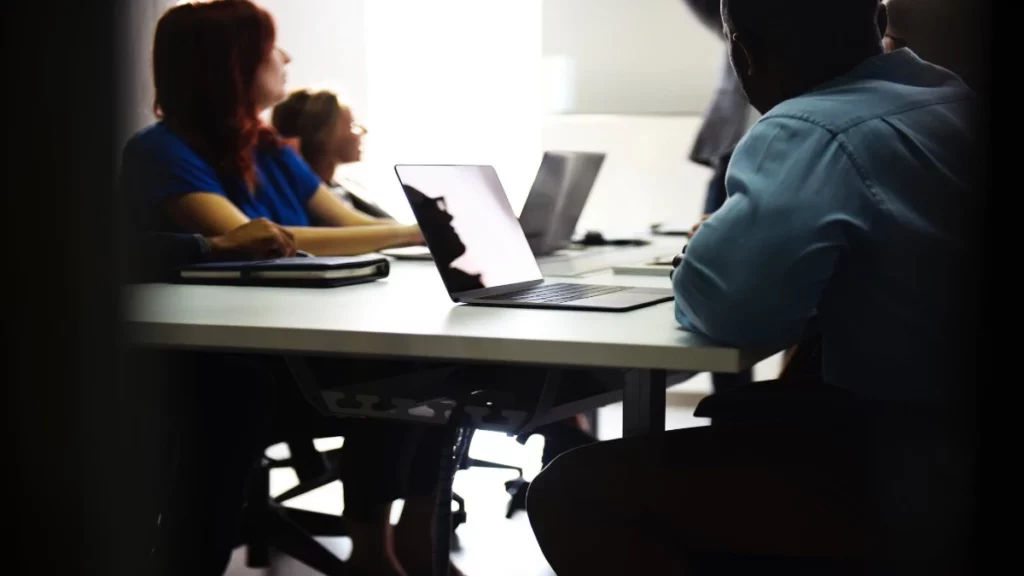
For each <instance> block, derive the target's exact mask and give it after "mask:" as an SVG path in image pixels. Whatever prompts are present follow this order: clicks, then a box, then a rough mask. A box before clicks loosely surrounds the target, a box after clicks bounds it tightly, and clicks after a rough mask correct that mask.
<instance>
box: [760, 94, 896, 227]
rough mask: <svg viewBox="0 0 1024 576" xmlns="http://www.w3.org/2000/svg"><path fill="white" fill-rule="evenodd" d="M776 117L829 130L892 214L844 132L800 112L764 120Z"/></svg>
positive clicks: (870, 192) (873, 196)
mask: <svg viewBox="0 0 1024 576" xmlns="http://www.w3.org/2000/svg"><path fill="white" fill-rule="evenodd" d="M775 118H783V119H786V120H795V121H798V122H804V123H806V124H810V125H812V126H816V127H818V128H820V129H822V130H824V131H825V132H827V133H828V134H829V135H830V136H831V138H830V139H829V141H830V142H835V143H836V144H837V145H838V146H839V149H840V150H842V152H843V155H844V156H846V159H847V160H848V161H849V162H850V164H851V165H852V166H853V169H854V171H855V172H856V173H857V176H858V177H859V178H860V182H861V184H862V185H863V186H864V188H865V190H867V193H868V196H870V197H871V199H872V200H874V202H875V203H876V204H877V205H878V206H879V208H881V209H882V210H884V211H885V212H886V213H888V214H890V215H891V211H890V210H889V206H888V205H887V204H886V202H885V199H883V198H882V196H881V195H880V194H878V191H877V190H875V187H874V184H872V183H871V178H870V177H869V176H868V174H867V170H865V169H864V165H863V164H861V162H860V159H859V158H857V154H856V153H855V152H854V151H853V148H851V147H850V144H849V143H848V142H847V141H846V138H845V137H844V135H843V133H839V132H836V131H835V130H833V129H831V128H830V127H828V126H826V125H824V123H822V122H820V121H818V120H817V119H816V118H813V117H809V116H803V115H799V114H778V115H772V116H765V117H764V118H763V119H762V120H764V121H765V123H766V124H767V123H770V121H771V120H772V119H775ZM774 137H775V136H774V135H773V136H772V138H773V139H774Z"/></svg>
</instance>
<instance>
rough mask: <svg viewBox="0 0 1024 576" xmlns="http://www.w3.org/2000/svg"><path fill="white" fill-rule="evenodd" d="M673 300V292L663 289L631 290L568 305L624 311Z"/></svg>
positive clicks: (575, 301)
mask: <svg viewBox="0 0 1024 576" xmlns="http://www.w3.org/2000/svg"><path fill="white" fill-rule="evenodd" d="M672 299H673V294H672V291H671V290H667V289H661V288H631V289H629V290H623V291H622V292H613V293H611V294H604V295H602V296H595V297H593V298H584V299H583V300H573V301H572V302H569V303H567V304H568V305H570V306H573V307H575V306H583V307H590V308H609V309H613V310H615V309H624V308H636V307H639V306H645V305H650V304H657V303H659V302H668V301H670V300H672Z"/></svg>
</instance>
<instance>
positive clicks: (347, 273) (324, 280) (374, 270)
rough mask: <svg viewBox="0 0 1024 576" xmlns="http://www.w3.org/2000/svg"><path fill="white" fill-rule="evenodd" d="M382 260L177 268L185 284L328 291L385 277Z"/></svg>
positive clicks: (315, 259) (326, 259) (373, 257)
mask: <svg viewBox="0 0 1024 576" xmlns="http://www.w3.org/2000/svg"><path fill="white" fill-rule="evenodd" d="M390 271H391V266H390V263H389V262H388V260H387V259H386V258H382V257H380V256H378V255H368V256H332V257H308V258H307V257H294V258H276V259H273V260H255V261H248V262H245V261H240V262H205V263H202V264H194V265H191V266H185V267H182V268H179V269H178V275H177V276H178V281H179V282H183V283H189V284H228V285H241V286H284V287H311V288H329V287H334V286H347V285H349V284H359V283H362V282H372V281H373V280H380V279H381V278H387V276H388V274H389V273H390Z"/></svg>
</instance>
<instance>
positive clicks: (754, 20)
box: [723, 0, 881, 51]
mask: <svg viewBox="0 0 1024 576" xmlns="http://www.w3.org/2000/svg"><path fill="white" fill-rule="evenodd" d="M723 4H724V8H725V10H726V11H727V14H723V16H724V17H725V18H726V19H727V20H728V22H727V23H728V24H729V28H730V29H731V30H732V31H733V32H734V33H738V34H739V35H740V36H741V40H742V41H744V43H745V44H746V45H747V46H748V47H750V48H755V49H756V48H758V47H761V48H769V47H770V48H772V49H775V50H783V51H788V50H794V49H799V50H804V51H811V50H815V47H816V46H817V47H819V48H828V47H829V46H830V45H832V46H837V47H841V46H843V45H847V44H848V43H849V42H851V41H853V42H859V41H862V40H864V39H866V38H868V35H871V34H874V35H877V36H878V40H879V41H881V33H880V32H879V30H878V25H877V18H876V16H877V14H878V5H879V0H724V2H723Z"/></svg>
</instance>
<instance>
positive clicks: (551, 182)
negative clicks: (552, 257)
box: [519, 152, 604, 255]
mask: <svg viewBox="0 0 1024 576" xmlns="http://www.w3.org/2000/svg"><path fill="white" fill-rule="evenodd" d="M603 163H604V154H600V153H591V152H546V153H545V154H544V159H543V160H542V161H541V163H540V169H539V170H537V178H536V179H535V180H534V182H533V188H532V189H531V190H530V195H529V196H527V198H526V204H525V205H524V206H523V212H522V214H520V215H519V223H520V224H522V226H523V232H525V233H526V238H527V239H528V240H529V241H530V247H531V248H533V252H534V254H540V255H546V254H549V253H551V252H554V251H555V250H559V249H562V248H565V247H566V246H568V245H569V242H570V240H572V235H573V232H575V231H576V223H577V222H579V220H580V214H582V213H583V206H584V205H585V204H586V203H587V197H589V196H590V190H591V189H592V188H593V187H594V181H595V180H597V174H598V172H600V170H601V165H602V164H603Z"/></svg>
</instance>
